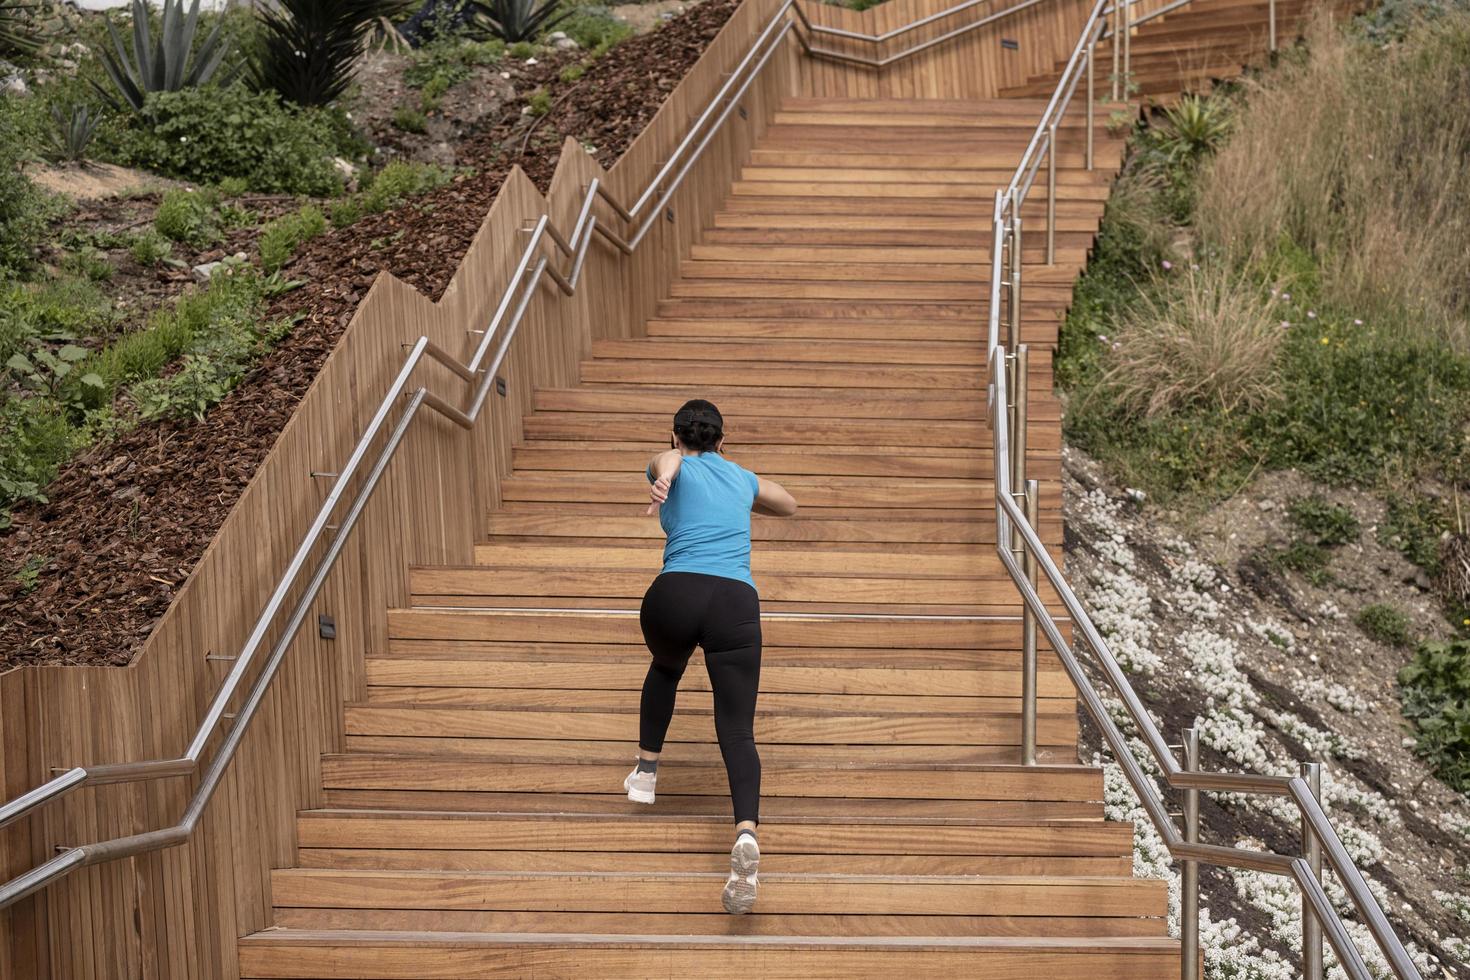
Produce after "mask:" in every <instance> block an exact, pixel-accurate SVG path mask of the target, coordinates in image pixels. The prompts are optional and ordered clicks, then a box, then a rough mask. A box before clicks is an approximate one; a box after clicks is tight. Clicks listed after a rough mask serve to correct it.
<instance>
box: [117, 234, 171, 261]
mask: <svg viewBox="0 0 1470 980" xmlns="http://www.w3.org/2000/svg"><path fill="white" fill-rule="evenodd" d="M172 251H173V243H172V242H170V241H169V240H168V239H167V238H165V237H163V236H162V235H160V234H159V233H158V230H157V229H154V228H150V229H148V230H147V231H145V232H142V233H140V234H138V235H137V236H135V237H134V238H133V241H132V243H131V244H130V245H128V254H129V255H131V256H132V257H133V261H134V262H136V263H138V264H139V265H143V266H155V265H157V264H158V263H160V262H162V261H163V260H164V259H166V258H168V257H169V254H170V253H171V252H172Z"/></svg>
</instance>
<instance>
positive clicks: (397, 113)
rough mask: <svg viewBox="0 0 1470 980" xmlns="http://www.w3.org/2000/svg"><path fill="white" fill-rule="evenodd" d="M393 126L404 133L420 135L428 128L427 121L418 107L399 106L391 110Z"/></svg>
mask: <svg viewBox="0 0 1470 980" xmlns="http://www.w3.org/2000/svg"><path fill="white" fill-rule="evenodd" d="M393 125H394V126H396V127H397V128H399V129H401V130H403V131H404V132H405V133H422V132H424V131H425V130H427V129H428V128H429V119H428V117H427V116H425V115H424V111H423V110H422V109H420V108H419V107H418V106H411V105H401V106H399V107H398V108H397V109H394V110H393Z"/></svg>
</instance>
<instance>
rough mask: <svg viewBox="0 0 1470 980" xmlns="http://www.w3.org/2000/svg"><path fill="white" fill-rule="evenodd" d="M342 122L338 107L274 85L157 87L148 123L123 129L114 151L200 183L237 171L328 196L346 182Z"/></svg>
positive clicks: (263, 186)
mask: <svg viewBox="0 0 1470 980" xmlns="http://www.w3.org/2000/svg"><path fill="white" fill-rule="evenodd" d="M342 126H343V124H342V123H341V122H340V121H339V114H337V113H334V112H331V111H329V110H323V109H302V110H296V109H292V108H291V107H289V106H286V105H283V104H282V103H281V99H280V96H278V95H276V94H275V93H274V92H251V91H250V90H248V89H247V88H245V86H243V85H231V86H229V87H227V88H213V89H209V90H201V89H184V90H182V91H178V92H161V93H157V94H153V95H150V96H149V97H148V105H147V125H136V126H133V127H132V128H131V129H128V130H125V131H124V132H122V133H121V134H120V135H119V136H118V137H117V145H116V147H115V153H114V155H115V156H116V157H117V158H118V159H119V162H123V163H128V164H131V165H132V166H136V167H141V168H143V169H145V170H151V171H154V172H155V173H160V174H164V175H165V176H169V177H177V178H179V179H181V180H187V181H191V182H193V183H197V184H203V185H215V184H218V183H220V182H221V181H224V180H228V179H230V178H236V179H238V180H241V181H244V185H245V187H246V188H248V189H249V190H252V191H257V192H260V193H264V194H308V195H311V196H313V197H329V196H332V195H334V194H337V193H340V192H341V189H342V177H341V175H340V174H338V172H337V170H336V168H335V167H334V166H333V163H332V157H333V155H334V154H335V153H338V152H341V151H342V150H343V149H345V148H346V147H344V141H346V140H347V135H346V131H345V130H344V129H343V128H342ZM348 152H352V151H351V150H348Z"/></svg>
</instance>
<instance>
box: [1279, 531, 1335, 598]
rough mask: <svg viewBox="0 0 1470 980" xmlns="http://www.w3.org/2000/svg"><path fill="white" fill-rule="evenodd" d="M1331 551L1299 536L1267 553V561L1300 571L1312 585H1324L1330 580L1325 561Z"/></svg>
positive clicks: (1283, 568) (1290, 569) (1329, 556)
mask: <svg viewBox="0 0 1470 980" xmlns="http://www.w3.org/2000/svg"><path fill="white" fill-rule="evenodd" d="M1331 557H1332V556H1331V553H1330V552H1328V550H1327V549H1326V548H1323V547H1322V546H1321V545H1319V544H1317V543H1316V542H1314V541H1304V540H1302V539H1300V538H1298V539H1296V540H1294V541H1292V542H1291V543H1290V544H1288V545H1287V546H1286V547H1284V548H1276V549H1273V550H1270V551H1269V552H1268V553H1267V561H1268V563H1269V564H1270V565H1272V566H1274V567H1275V568H1279V569H1282V570H1289V571H1293V572H1298V573H1300V574H1301V575H1302V576H1303V577H1304V578H1306V580H1307V581H1309V582H1311V583H1312V584H1313V585H1318V586H1320V585H1326V584H1327V583H1328V582H1329V581H1331V579H1332V576H1331V573H1329V572H1328V571H1327V563H1328V562H1329V561H1330V560H1331Z"/></svg>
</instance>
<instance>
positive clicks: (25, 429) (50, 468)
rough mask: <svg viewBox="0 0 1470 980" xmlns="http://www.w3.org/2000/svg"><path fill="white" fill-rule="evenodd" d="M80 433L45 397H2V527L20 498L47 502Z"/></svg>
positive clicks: (0, 519) (0, 484) (0, 404)
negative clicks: (58, 471) (47, 492)
mask: <svg viewBox="0 0 1470 980" xmlns="http://www.w3.org/2000/svg"><path fill="white" fill-rule="evenodd" d="M79 441H80V440H79V436H78V433H77V432H76V431H75V430H73V429H72V427H71V426H70V425H69V424H68V423H67V420H66V417H65V414H64V413H63V412H62V410H61V409H60V408H58V407H57V406H56V404H55V403H54V402H51V401H49V400H47V399H45V398H36V397H17V398H8V399H4V400H0V526H3V525H5V524H7V523H8V522H9V520H8V513H7V512H8V511H9V509H10V508H11V507H12V506H14V505H15V504H16V503H18V502H20V501H35V502H37V503H45V502H46V495H45V493H44V488H45V486H46V484H48V483H50V482H51V480H52V478H53V477H54V476H55V475H56V467H57V466H58V465H60V463H61V462H62V461H63V460H65V459H66V458H67V457H68V456H70V455H71V453H72V452H73V451H74V450H75V449H76V447H77V444H78V442H79Z"/></svg>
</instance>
